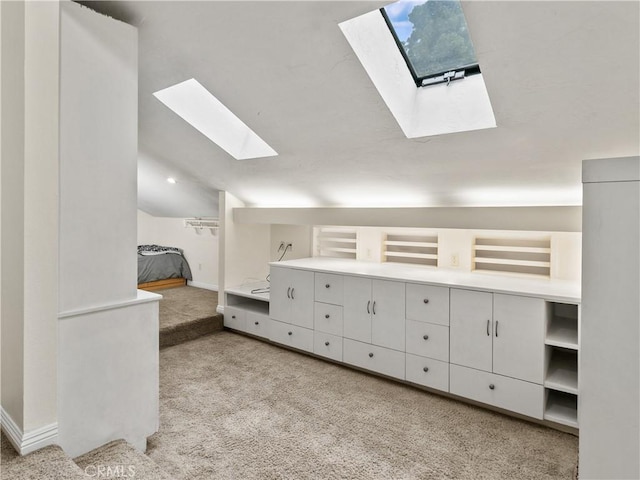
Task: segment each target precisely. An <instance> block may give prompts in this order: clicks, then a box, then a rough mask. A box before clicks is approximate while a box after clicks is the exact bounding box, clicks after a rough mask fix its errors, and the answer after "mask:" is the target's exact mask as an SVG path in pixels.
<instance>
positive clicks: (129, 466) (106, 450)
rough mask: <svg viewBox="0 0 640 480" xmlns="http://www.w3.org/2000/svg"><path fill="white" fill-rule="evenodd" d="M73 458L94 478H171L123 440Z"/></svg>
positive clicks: (168, 479)
mask: <svg viewBox="0 0 640 480" xmlns="http://www.w3.org/2000/svg"><path fill="white" fill-rule="evenodd" d="M74 460H75V462H76V464H77V466H78V467H79V468H80V469H81V470H82V471H83V472H85V473H86V474H87V475H88V476H91V477H94V478H135V479H136V480H172V477H171V476H169V475H168V474H167V473H166V472H165V471H164V470H163V469H162V468H160V467H159V466H158V465H157V464H156V463H155V462H154V461H153V460H151V459H150V458H149V457H147V456H146V455H145V454H144V453H142V452H139V451H138V450H136V449H135V448H134V447H133V446H132V445H131V444H129V443H127V442H126V441H125V440H115V441H113V442H110V443H107V444H106V445H103V446H102V447H100V448H96V449H95V450H92V451H90V452H88V453H85V454H84V455H81V456H79V457H77V458H75V459H74ZM60 478H62V477H60Z"/></svg>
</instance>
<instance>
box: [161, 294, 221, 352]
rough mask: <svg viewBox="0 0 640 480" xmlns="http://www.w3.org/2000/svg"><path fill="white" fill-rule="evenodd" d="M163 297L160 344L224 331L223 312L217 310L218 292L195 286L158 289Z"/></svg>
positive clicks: (174, 342) (172, 343) (180, 341)
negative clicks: (219, 312)
mask: <svg viewBox="0 0 640 480" xmlns="http://www.w3.org/2000/svg"><path fill="white" fill-rule="evenodd" d="M157 293H159V294H161V295H162V300H161V301H160V347H161V348H163V347H167V346H170V345H177V344H179V343H182V342H186V341H188V340H193V339H194V338H198V337H200V336H202V335H207V334H209V333H214V332H218V331H221V330H222V328H223V319H222V315H220V314H218V313H217V312H216V307H217V306H218V292H214V291H211V290H205V289H202V288H196V287H177V288H168V289H165V290H158V291H157Z"/></svg>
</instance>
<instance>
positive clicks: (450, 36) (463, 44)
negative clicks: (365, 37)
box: [380, 0, 480, 86]
mask: <svg viewBox="0 0 640 480" xmlns="http://www.w3.org/2000/svg"><path fill="white" fill-rule="evenodd" d="M380 11H381V12H382V16H383V17H384V19H385V20H386V22H387V25H388V26H389V29H390V30H391V33H392V34H393V37H394V39H395V41H396V43H397V44H398V47H399V48H400V51H401V53H402V55H403V57H404V59H405V61H406V62H407V66H408V67H409V70H410V71H411V74H412V75H413V78H414V80H415V82H416V85H418V86H421V85H422V86H424V85H429V84H433V83H436V82H437V81H444V82H448V81H451V80H458V79H460V78H464V76H465V75H471V74H474V73H480V67H479V66H478V60H477V59H476V54H475V51H474V49H473V44H472V43H471V38H470V36H469V32H468V30H467V22H466V20H465V18H464V13H463V12H462V7H461V6H460V2H459V1H457V0H400V1H399V2H395V3H392V4H390V5H387V6H386V7H383V8H382V9H380ZM451 72H459V74H458V75H454V74H452V73H451ZM436 77H442V78H438V79H436ZM430 79H433V80H431V81H430Z"/></svg>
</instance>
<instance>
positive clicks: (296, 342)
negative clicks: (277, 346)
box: [269, 320, 313, 352]
mask: <svg viewBox="0 0 640 480" xmlns="http://www.w3.org/2000/svg"><path fill="white" fill-rule="evenodd" d="M269 340H271V341H272V342H276V343H281V344H282V345H287V346H289V347H293V348H297V349H299V350H305V351H307V352H313V330H309V329H308V328H304V327H298V326H297V325H291V324H290V323H282V322H278V321H277V320H271V323H270V325H269Z"/></svg>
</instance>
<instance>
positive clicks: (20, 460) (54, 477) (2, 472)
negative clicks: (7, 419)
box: [0, 433, 88, 480]
mask: <svg viewBox="0 0 640 480" xmlns="http://www.w3.org/2000/svg"><path fill="white" fill-rule="evenodd" d="M1 450H2V455H1V458H0V478H1V479H2V480H36V479H42V480H58V479H74V478H78V479H85V480H86V479H87V478H88V477H87V476H86V475H85V474H84V472H83V471H82V469H80V467H78V466H77V465H76V464H75V463H74V462H73V460H71V457H69V456H68V455H67V454H66V453H64V451H63V450H62V448H60V447H58V446H57V445H51V446H49V447H45V448H42V449H40V450H38V451H36V452H33V453H30V454H29V455H25V456H24V457H20V456H19V455H18V454H17V453H16V451H15V450H14V449H13V447H12V446H11V444H10V443H9V440H7V438H6V437H5V436H4V433H3V434H2V443H1Z"/></svg>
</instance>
